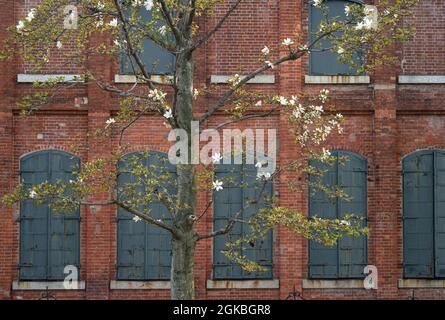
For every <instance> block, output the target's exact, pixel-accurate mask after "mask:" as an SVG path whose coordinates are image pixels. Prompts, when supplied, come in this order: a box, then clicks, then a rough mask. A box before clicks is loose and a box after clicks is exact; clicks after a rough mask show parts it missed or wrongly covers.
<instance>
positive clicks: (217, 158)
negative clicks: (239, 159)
mask: <svg viewBox="0 0 445 320" xmlns="http://www.w3.org/2000/svg"><path fill="white" fill-rule="evenodd" d="M221 160H222V156H221V154H220V153H219V152H216V153H215V154H214V155H213V156H212V161H213V163H214V164H217V163H219V162H220V161H221Z"/></svg>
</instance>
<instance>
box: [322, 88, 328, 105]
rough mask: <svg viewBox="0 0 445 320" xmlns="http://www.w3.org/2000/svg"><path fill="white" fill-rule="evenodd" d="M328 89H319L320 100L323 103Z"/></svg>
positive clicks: (326, 98)
mask: <svg viewBox="0 0 445 320" xmlns="http://www.w3.org/2000/svg"><path fill="white" fill-rule="evenodd" d="M328 95H329V90H328V89H322V90H321V91H320V100H321V101H322V102H323V103H325V102H326V101H327V100H328Z"/></svg>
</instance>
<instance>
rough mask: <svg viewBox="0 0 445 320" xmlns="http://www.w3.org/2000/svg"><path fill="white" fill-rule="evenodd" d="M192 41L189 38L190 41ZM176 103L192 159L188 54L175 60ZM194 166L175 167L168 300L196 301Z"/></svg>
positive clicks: (191, 111)
mask: <svg viewBox="0 0 445 320" xmlns="http://www.w3.org/2000/svg"><path fill="white" fill-rule="evenodd" d="M189 39H191V36H190V37H189ZM175 77H176V83H177V89H176V92H175V95H176V99H175V105H174V106H173V110H174V113H175V116H176V120H177V126H178V127H179V128H181V129H184V130H185V131H186V132H188V134H189V141H188V155H189V157H190V155H191V149H192V147H191V134H192V132H191V121H192V119H193V109H192V101H193V95H192V90H193V89H192V88H193V60H192V56H191V52H188V51H187V52H183V53H181V54H179V55H178V56H177V60H176V72H175ZM189 160H190V158H189ZM195 166H196V165H195V164H191V163H189V164H181V165H178V166H177V167H176V173H177V175H178V176H177V183H178V205H177V209H176V212H175V217H174V225H173V227H174V228H175V230H176V233H177V235H176V236H174V237H173V239H172V268H171V280H170V284H171V298H172V299H175V300H185V299H187V300H191V299H194V298H195V278H194V262H195V261H194V258H195V257H194V255H195V246H196V237H195V231H194V223H195V219H194V218H195V210H196V182H195Z"/></svg>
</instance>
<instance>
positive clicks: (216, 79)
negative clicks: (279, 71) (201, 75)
mask: <svg viewBox="0 0 445 320" xmlns="http://www.w3.org/2000/svg"><path fill="white" fill-rule="evenodd" d="M231 77H232V76H222V75H214V74H212V75H211V76H210V83H213V84H220V83H228V82H229V79H230V78H231ZM244 77H245V75H241V79H243V78H244ZM247 83H249V84H273V83H275V76H274V75H273V74H263V75H258V76H256V77H255V78H253V79H250V80H249V81H247Z"/></svg>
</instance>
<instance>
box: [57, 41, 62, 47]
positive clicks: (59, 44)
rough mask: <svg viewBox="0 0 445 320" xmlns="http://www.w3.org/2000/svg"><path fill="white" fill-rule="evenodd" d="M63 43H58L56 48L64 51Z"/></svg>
mask: <svg viewBox="0 0 445 320" xmlns="http://www.w3.org/2000/svg"><path fill="white" fill-rule="evenodd" d="M62 46H63V45H62V42H60V41H57V43H56V47H57V49H62Z"/></svg>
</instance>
